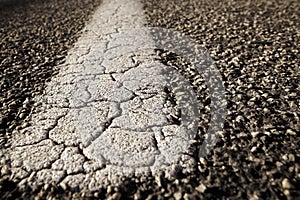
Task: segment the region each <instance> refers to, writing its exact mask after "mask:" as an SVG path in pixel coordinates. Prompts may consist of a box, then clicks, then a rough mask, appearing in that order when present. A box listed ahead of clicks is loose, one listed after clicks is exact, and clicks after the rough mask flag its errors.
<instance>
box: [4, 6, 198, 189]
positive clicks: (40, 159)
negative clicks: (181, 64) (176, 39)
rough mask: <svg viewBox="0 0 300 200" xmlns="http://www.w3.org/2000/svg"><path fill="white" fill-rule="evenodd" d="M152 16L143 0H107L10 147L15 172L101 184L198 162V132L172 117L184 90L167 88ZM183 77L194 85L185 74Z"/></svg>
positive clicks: (84, 185)
mask: <svg viewBox="0 0 300 200" xmlns="http://www.w3.org/2000/svg"><path fill="white" fill-rule="evenodd" d="M144 24H145V19H144V15H143V9H142V4H141V3H139V2H138V1H133V0H113V1H110V0H104V1H103V4H102V5H101V6H100V7H99V9H97V10H96V12H95V14H94V16H93V18H92V20H91V21H90V23H89V24H88V25H87V26H86V28H85V29H84V32H83V34H82V36H81V37H80V39H79V40H78V42H77V43H76V44H75V47H74V48H73V49H72V50H70V52H69V55H68V56H67V58H66V62H65V64H64V65H62V66H59V68H60V72H59V74H58V75H57V76H55V77H53V78H52V80H51V82H49V83H48V85H47V88H46V90H45V92H44V95H43V96H41V97H36V99H35V100H36V102H37V104H36V106H35V108H34V110H33V112H32V114H31V115H30V117H29V118H28V119H27V120H28V122H29V125H28V127H25V128H24V129H22V130H20V131H19V132H16V133H15V134H14V135H13V138H12V140H11V144H12V147H11V148H10V149H9V150H8V152H7V153H8V154H7V155H8V157H9V158H10V159H11V169H12V172H13V176H14V177H15V179H22V180H23V181H27V177H31V176H32V175H31V174H32V172H34V177H35V179H34V180H35V181H30V184H32V185H39V184H45V183H46V182H47V183H53V184H58V183H60V184H68V185H69V186H70V187H79V188H81V189H84V188H88V189H89V190H93V189H96V188H98V187H100V186H105V185H107V184H111V183H116V184H117V183H118V182H119V181H120V180H121V179H120V177H122V176H130V175H138V176H139V175H147V174H156V173H160V172H162V171H165V172H166V173H167V174H168V175H169V176H171V175H172V173H176V171H177V170H178V168H183V169H184V170H187V171H188V170H192V167H193V165H194V162H195V161H194V159H193V158H192V157H191V156H189V155H190V154H192V153H193V152H192V151H191V150H190V148H189V147H190V145H191V142H192V139H193V138H192V136H191V135H189V133H188V132H186V129H184V128H183V127H182V126H181V125H178V124H175V123H171V122H170V120H169V117H170V116H175V117H176V115H177V114H178V112H180V111H181V110H182V109H184V108H181V107H180V103H179V102H178V101H179V99H180V98H181V97H180V96H181V95H184V94H182V93H181V94H180V93H179V92H178V93H176V89H174V88H171V90H172V89H174V91H169V92H168V91H166V88H167V86H168V84H169V81H170V79H168V78H166V77H165V75H166V72H165V71H167V72H170V73H171V72H172V70H170V69H168V67H166V66H164V65H162V64H161V63H160V62H159V61H157V60H156V58H157V56H156V55H155V54H154V51H151V50H153V49H154V48H155V42H154V41H153V39H152V38H151V35H150V33H149V32H147V29H143V26H144ZM169 75H170V74H169ZM172 75H176V74H175V73H174V74H172ZM175 80H179V81H182V83H180V84H178V85H179V86H178V87H180V86H184V87H186V89H187V90H191V88H189V85H188V84H187V82H184V80H183V79H181V78H180V76H179V77H175ZM172 92H173V93H174V94H172ZM172 95H174V97H175V101H177V102H176V104H177V105H176V104H174V102H172V99H171V97H172ZM193 98H195V97H194V96H193ZM194 100H195V99H191V101H194ZM185 106H186V105H185ZM189 115H191V117H193V115H195V113H190V114H189ZM191 119H192V118H191ZM189 123H191V124H190V126H195V124H194V123H196V122H195V121H191V122H189ZM81 151H83V152H81ZM50 174H51V175H50ZM30 180H32V178H30Z"/></svg>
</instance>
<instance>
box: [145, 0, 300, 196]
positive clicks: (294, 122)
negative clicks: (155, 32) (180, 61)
mask: <svg viewBox="0 0 300 200" xmlns="http://www.w3.org/2000/svg"><path fill="white" fill-rule="evenodd" d="M145 5H146V10H147V15H148V17H149V18H148V20H149V23H150V25H151V26H162V27H166V28H174V29H176V30H178V31H181V32H184V33H186V34H188V35H189V36H190V37H192V38H194V39H196V40H197V41H198V42H199V43H201V44H202V45H203V46H205V47H206V48H207V49H208V50H209V52H210V54H211V56H212V57H213V59H214V60H215V61H216V65H217V66H218V68H219V70H220V72H221V74H222V76H223V80H224V82H225V87H226V91H227V101H228V109H229V113H228V116H227V118H226V122H225V128H224V132H223V136H222V138H221V141H220V142H219V143H218V145H217V146H216V147H215V148H214V150H213V152H212V153H211V154H210V155H209V156H207V157H206V158H205V159H204V160H202V161H201V160H200V162H199V163H198V169H199V171H198V173H199V175H198V176H197V177H196V178H195V177H193V176H191V177H189V178H187V180H188V182H193V181H195V182H196V185H197V186H198V185H199V187H197V186H196V190H195V189H194V188H193V187H190V185H187V186H176V184H172V185H173V186H174V189H173V191H180V192H181V193H185V194H184V195H182V196H183V197H184V198H195V197H197V198H212V199H217V198H221V199H225V198H228V199H297V198H299V196H300V194H299V190H300V188H299V185H300V152H299V145H300V140H299V136H300V135H299V132H300V87H299V86H300V83H299V81H300V68H299V67H300V66H299V65H300V62H299V60H300V58H299V49H300V29H299V27H300V18H299V16H300V10H299V6H300V4H299V1H297V0H288V1H265V0H259V1H235V0H230V1H224V2H220V1H216V0H212V1H202V0H200V1H198V0H190V1H184V2H183V1H179V0H176V1H167V0H159V1H145ZM173 60H174V59H173ZM173 63H176V62H174V61H173ZM182 67H186V66H182ZM191 185H193V184H191ZM169 187H170V186H169V185H168V186H166V188H169ZM160 194H164V193H159V194H158V195H160ZM178 196H181V195H180V194H178Z"/></svg>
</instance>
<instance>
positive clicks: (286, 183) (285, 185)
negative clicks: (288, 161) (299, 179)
mask: <svg viewBox="0 0 300 200" xmlns="http://www.w3.org/2000/svg"><path fill="white" fill-rule="evenodd" d="M281 185H282V188H283V189H292V188H293V185H292V184H291V182H290V181H289V179H287V178H284V179H283V180H282V182H281Z"/></svg>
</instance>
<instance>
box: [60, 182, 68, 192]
mask: <svg viewBox="0 0 300 200" xmlns="http://www.w3.org/2000/svg"><path fill="white" fill-rule="evenodd" d="M59 186H60V187H61V188H62V189H63V190H64V191H66V190H67V189H68V186H67V184H66V183H60V184H59Z"/></svg>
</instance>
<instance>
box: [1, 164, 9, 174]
mask: <svg viewBox="0 0 300 200" xmlns="http://www.w3.org/2000/svg"><path fill="white" fill-rule="evenodd" d="M8 174H9V167H8V166H7V165H4V166H3V167H2V168H1V175H8Z"/></svg>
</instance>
